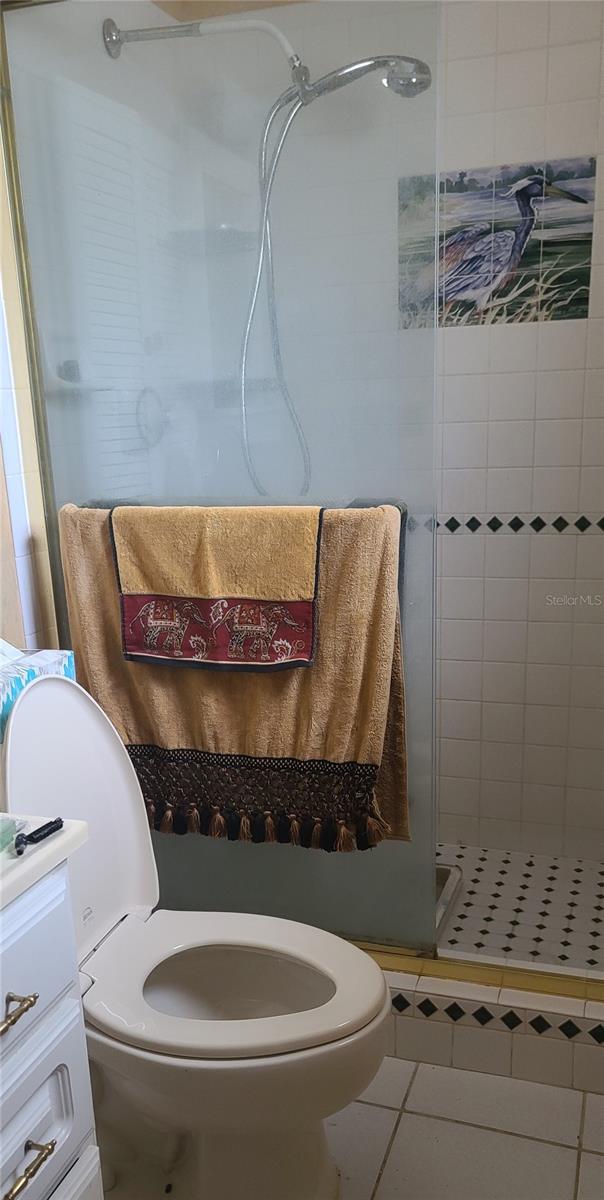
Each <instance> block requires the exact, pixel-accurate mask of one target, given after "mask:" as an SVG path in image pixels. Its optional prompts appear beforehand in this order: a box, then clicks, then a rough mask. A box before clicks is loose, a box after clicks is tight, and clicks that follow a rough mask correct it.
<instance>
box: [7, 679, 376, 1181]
mask: <svg viewBox="0 0 604 1200" xmlns="http://www.w3.org/2000/svg"><path fill="white" fill-rule="evenodd" d="M3 767H4V782H5V788H6V793H5V795H6V804H7V808H8V810H9V811H10V812H12V813H17V814H18V813H24V814H27V813H36V815H40V816H48V817H56V816H61V817H64V818H72V819H73V818H75V819H82V820H85V821H87V822H88V841H87V843H86V844H85V845H84V846H83V847H81V848H80V849H79V850H78V851H77V853H76V854H75V855H74V856H73V857H72V859H71V860H70V864H69V872H70V880H71V895H72V902H73V910H74V921H75V928H76V941H77V952H78V961H79V965H80V980H81V985H82V989H81V990H82V1003H83V1007H84V1016H85V1022H86V1032H87V1040H88V1052H89V1057H90V1061H91V1067H92V1075H93V1088H94V1096H95V1111H96V1116H97V1126H98V1130H99V1141H100V1144H101V1152H102V1156H103V1173H104V1185H105V1189H106V1191H107V1190H109V1191H111V1190H112V1189H113V1188H114V1187H115V1195H116V1196H118V1195H120V1196H121V1194H122V1192H121V1191H120V1179H121V1177H122V1176H123V1174H124V1172H126V1174H127V1173H128V1172H130V1173H131V1174H132V1172H134V1174H135V1176H137V1177H138V1178H139V1180H140V1187H139V1191H137V1190H136V1189H135V1190H134V1191H132V1189H130V1190H129V1191H128V1195H129V1196H132V1197H133V1196H135V1195H136V1196H138V1195H139V1194H140V1195H141V1196H143V1195H144V1196H145V1200H148V1198H149V1197H151V1196H153V1195H155V1194H157V1195H158V1197H159V1196H163V1195H164V1194H165V1192H166V1191H168V1192H170V1193H171V1195H172V1197H173V1200H180V1197H182V1198H183V1200H243V1198H244V1197H245V1200H334V1198H335V1197H337V1196H338V1194H339V1187H338V1173H337V1170H336V1167H335V1165H334V1164H333V1163H332V1161H331V1159H330V1157H329V1154H328V1151H327V1145H326V1140H325V1132H324V1128H323V1121H324V1119H325V1118H326V1117H328V1116H329V1115H330V1114H332V1113H334V1112H337V1111H338V1110H339V1109H341V1108H344V1107H345V1106H346V1105H347V1104H349V1103H350V1101H352V1100H353V1099H355V1098H356V1097H357V1096H358V1095H359V1094H360V1093H361V1092H362V1091H363V1090H364V1089H365V1088H366V1087H367V1086H368V1084H369V1083H370V1082H371V1080H372V1079H373V1077H374V1075H375V1073H376V1071H377V1070H378V1068H379V1066H380V1064H381V1062H382V1059H383V1057H384V1054H385V1051H386V1029H387V1018H388V1014H389V1011H390V1002H389V996H388V992H387V988H386V983H385V980H384V976H383V974H382V972H381V971H380V969H379V968H378V967H377V965H376V964H375V963H374V962H373V960H372V959H371V958H369V956H368V955H366V954H364V953H363V952H362V951H361V950H358V949H357V948H356V947H354V946H352V945H350V944H349V943H348V942H345V941H343V940H342V939H340V938H338V937H335V936H334V935H333V934H330V933H326V932H325V931H323V930H321V929H315V928H314V927H311V926H308V925H302V924H299V923H298V922H295V921H288V920H282V919H280V918H277V917H266V916H256V915H253V914H249V913H230V912H222V913H221V912H217V913H213V912H176V911H170V910H167V909H161V908H159V909H158V908H157V907H156V906H157V904H158V900H159V882H158V876H157V869H156V865H155V858H154V854H153V848H152V843H151V834H150V830H149V826H148V823H147V817H146V813H145V807H144V802H143V796H142V793H141V790H140V787H139V783H138V779H137V777H136V773H135V771H134V768H133V766H132V764H131V762H130V758H129V756H128V754H127V751H126V750H125V748H124V746H123V744H122V742H121V740H120V738H119V736H118V734H117V732H116V730H115V729H114V727H113V725H112V724H111V722H110V721H109V720H108V719H107V717H106V716H105V715H104V713H103V712H102V710H101V709H100V708H99V706H98V705H97V704H96V703H95V701H94V700H92V698H91V697H90V696H89V695H88V694H87V693H86V692H85V691H84V690H83V689H82V688H81V687H79V685H78V684H76V683H74V682H73V681H72V680H69V679H64V678H55V677H49V676H46V677H42V678H39V679H36V680H35V681H34V682H33V683H31V684H29V685H28V686H27V687H26V688H25V689H24V691H23V692H22V693H21V695H20V696H19V698H18V700H17V702H16V704H15V706H14V708H13V711H12V713H11V717H10V719H9V723H8V728H7V733H6V739H5V746H4V760H3ZM58 836H60V835H58ZM275 852H276V853H279V850H278V849H276V851H275ZM294 852H295V851H294ZM249 853H254V850H253V848H252V847H250V848H249ZM143 1181H144V1182H143ZM124 1194H125V1192H124Z"/></svg>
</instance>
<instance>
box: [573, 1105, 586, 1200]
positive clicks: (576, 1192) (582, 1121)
mask: <svg viewBox="0 0 604 1200" xmlns="http://www.w3.org/2000/svg"><path fill="white" fill-rule="evenodd" d="M586 1107H587V1093H586V1092H584V1093H583V1100H582V1103H581V1119H580V1121H579V1139H578V1149H579V1153H578V1155H577V1167H576V1171H575V1186H574V1189H573V1200H578V1196H579V1175H580V1172H581V1155H582V1153H583V1134H584V1132H585V1109H586Z"/></svg>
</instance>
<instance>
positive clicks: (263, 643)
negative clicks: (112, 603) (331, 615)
mask: <svg viewBox="0 0 604 1200" xmlns="http://www.w3.org/2000/svg"><path fill="white" fill-rule="evenodd" d="M322 518H323V513H322V510H321V509H320V508H314V507H294V506H292V507H287V508H285V507H283V508H257V507H256V508H253V507H249V508H226V507H225V508H139V507H133V506H128V507H123V508H122V507H120V508H114V509H113V510H112V512H111V513H110V517H109V520H110V529H111V538H112V543H113V552H114V560H115V569H116V575H117V585H118V589H119V592H120V606H121V615H122V646H123V652H124V657H125V658H128V659H131V660H133V661H135V662H153V661H155V662H165V661H168V662H172V663H177V664H181V665H184V666H189V667H203V668H206V669H210V670H223V671H224V670H227V671H276V670H282V669H283V668H284V667H285V668H290V667H308V666H311V664H312V662H313V657H314V651H315V631H316V621H315V609H316V595H317V580H318V571H319V550H320V545H321V524H322Z"/></svg>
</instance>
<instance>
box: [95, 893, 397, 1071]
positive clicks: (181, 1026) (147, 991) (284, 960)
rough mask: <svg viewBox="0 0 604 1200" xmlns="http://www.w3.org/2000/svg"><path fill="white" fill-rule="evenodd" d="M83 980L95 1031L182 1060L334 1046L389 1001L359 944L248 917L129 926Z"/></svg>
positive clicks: (162, 917) (168, 914)
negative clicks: (87, 982)
mask: <svg viewBox="0 0 604 1200" xmlns="http://www.w3.org/2000/svg"><path fill="white" fill-rule="evenodd" d="M246 958H247V960H248V961H247V962H246ZM187 964H188V965H187ZM183 965H184V970H183ZM86 973H87V975H89V976H90V977H91V978H92V979H93V980H94V982H93V984H92V987H90V988H89V989H88V991H87V992H86V993H85V995H84V998H83V1004H84V1012H85V1014H86V1020H87V1023H88V1024H89V1025H94V1026H96V1027H97V1028H98V1029H99V1030H101V1031H102V1032H103V1033H105V1034H107V1035H108V1036H109V1037H110V1038H112V1039H114V1040H116V1041H120V1042H125V1043H127V1044H128V1045H130V1046H136V1047H140V1048H142V1049H144V1050H147V1051H151V1052H152V1053H155V1054H169V1055H171V1056H175V1057H181V1058H208V1059H233V1058H257V1057H264V1056H267V1055H274V1054H285V1053H291V1052H293V1051H296V1050H304V1049H308V1048H309V1047H312V1046H322V1045H326V1044H328V1043H330V1042H335V1041H339V1040H340V1039H341V1038H344V1037H348V1036H350V1035H351V1034H353V1033H356V1032H358V1031H359V1030H360V1029H363V1028H364V1027H365V1026H366V1025H368V1024H369V1023H370V1022H371V1021H372V1020H374V1018H375V1017H377V1016H378V1015H379V1014H380V1013H381V1012H382V1010H383V1009H384V1006H385V1004H386V1001H387V987H386V981H385V978H384V975H383V973H382V971H381V970H380V968H379V967H378V966H377V964H376V963H375V962H374V961H373V959H371V958H370V957H369V955H367V954H365V953H364V952H363V951H362V950H359V949H357V947H356V946H352V945H350V944H349V943H348V942H345V941H343V940H342V938H339V937H336V936H335V935H334V934H331V933H326V932H325V931H324V930H322V929H315V928H314V927H313V926H309V925H302V924H300V923H299V922H297V921H287V920H284V919H282V918H280V917H265V916H258V915H254V914H251V913H220V912H217V913H202V912H174V911H170V910H166V909H164V910H159V911H158V912H155V913H153V915H152V916H151V917H150V918H149V919H148V920H147V921H140V920H138V919H137V918H136V917H131V918H128V919H127V920H126V921H124V922H123V923H122V924H121V925H120V926H119V928H118V929H116V930H115V932H114V933H113V934H112V935H111V937H110V938H109V939H108V940H107V941H106V942H105V943H104V944H103V945H102V946H100V947H99V949H98V950H97V951H96V953H95V954H93V955H92V957H91V958H89V960H88V962H87V964H86ZM154 981H155V982H154Z"/></svg>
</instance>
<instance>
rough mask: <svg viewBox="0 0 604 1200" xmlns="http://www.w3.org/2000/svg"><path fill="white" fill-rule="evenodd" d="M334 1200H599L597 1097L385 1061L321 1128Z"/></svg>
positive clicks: (602, 1153) (601, 1113)
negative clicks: (337, 1199) (335, 1170)
mask: <svg viewBox="0 0 604 1200" xmlns="http://www.w3.org/2000/svg"><path fill="white" fill-rule="evenodd" d="M327 1127H328V1138H329V1143H330V1148H331V1151H332V1154H333V1156H334V1158H335V1159H336V1161H337V1163H338V1165H339V1167H340V1171H341V1176H342V1190H341V1200H445V1198H446V1200H602V1197H603V1196H604V1097H603V1096H593V1095H585V1094H584V1093H582V1092H577V1091H572V1090H571V1089H570V1088H558V1087H550V1086H547V1085H544V1084H540V1083H526V1082H524V1081H523V1080H519V1079H502V1078H501V1077H500V1076H496V1075H484V1074H482V1073H480V1074H479V1073H476V1072H471V1071H458V1070H455V1069H454V1068H451V1067H435V1066H429V1065H427V1064H425V1063H419V1064H416V1063H410V1062H405V1061H402V1060H400V1059H392V1058H387V1059H386V1060H385V1062H384V1064H383V1066H382V1068H381V1070H380V1072H379V1074H378V1076H377V1078H376V1079H375V1080H374V1082H373V1083H372V1085H371V1087H370V1088H368V1090H367V1091H366V1092H365V1093H364V1094H363V1096H361V1098H360V1100H359V1101H357V1102H356V1103H355V1104H351V1105H350V1106H349V1107H348V1108H346V1109H344V1111H343V1112H341V1113H336V1115H335V1116H334V1117H331V1119H330V1120H329V1121H328V1122H327Z"/></svg>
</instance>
